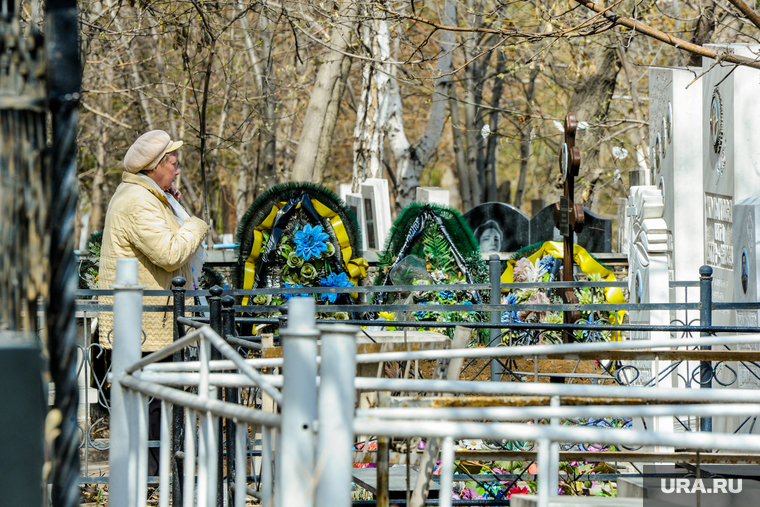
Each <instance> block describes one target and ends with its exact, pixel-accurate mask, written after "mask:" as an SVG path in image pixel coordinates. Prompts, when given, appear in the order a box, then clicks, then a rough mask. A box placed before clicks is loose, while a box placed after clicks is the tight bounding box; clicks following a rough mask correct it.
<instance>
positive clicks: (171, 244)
mask: <svg viewBox="0 0 760 507" xmlns="http://www.w3.org/2000/svg"><path fill="white" fill-rule="evenodd" d="M180 146H182V141H172V140H171V138H170V137H169V134H167V133H166V132H164V131H163V130H153V131H150V132H148V133H146V134H143V135H142V136H140V137H139V138H138V139H137V140H136V141H135V142H134V144H133V145H132V146H131V147H130V148H129V151H127V155H126V156H125V157H124V168H125V172H124V174H123V175H122V181H121V184H120V185H119V187H118V188H117V189H116V192H115V193H114V196H113V197H112V198H111V202H110V203H109V205H108V211H107V212H106V222H105V227H104V229H103V245H102V247H101V253H100V272H99V281H98V286H99V288H101V289H109V288H110V287H111V284H112V283H114V281H115V280H116V259H118V258H119V257H136V258H137V262H138V280H139V283H140V284H141V285H145V286H146V289H147V290H156V289H159V290H161V289H171V280H172V278H174V277H177V276H181V277H183V278H185V280H188V281H190V280H192V274H191V272H190V271H191V270H190V264H189V261H190V259H191V258H192V257H193V256H194V255H195V253H196V251H197V250H198V247H199V246H200V244H201V242H202V241H203V238H204V237H205V235H206V229H207V225H206V223H205V222H204V221H203V220H201V219H199V218H195V217H188V216H187V214H185V213H184V210H183V209H182V207H181V206H179V204H177V202H176V200H175V199H174V194H175V193H176V190H175V189H174V188H173V187H172V182H173V181H174V178H175V177H176V176H177V174H179V170H178V169H177V154H176V150H177V149H178V148H179V147H180ZM172 205H174V207H173V206H172ZM99 299H100V301H99V302H100V304H112V302H113V298H112V297H110V296H101V297H100V298H99ZM170 303H171V299H170V297H168V296H153V297H145V298H144V300H143V304H145V305H167V304H170ZM99 321H100V344H101V345H102V346H103V347H105V348H108V349H110V348H112V347H113V344H112V339H113V333H112V332H111V330H112V329H113V314H112V313H110V312H101V313H100V315H99ZM142 329H143V332H144V334H145V337H144V342H143V344H142V350H143V352H151V351H155V350H159V349H161V348H163V347H165V346H167V345H168V344H170V343H171V342H172V340H173V331H172V330H173V323H172V314H171V312H146V313H144V314H143V322H142Z"/></svg>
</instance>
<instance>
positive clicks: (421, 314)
mask: <svg viewBox="0 0 760 507" xmlns="http://www.w3.org/2000/svg"><path fill="white" fill-rule="evenodd" d="M417 304H418V305H426V304H427V301H420V302H419V303H417ZM412 313H413V314H414V318H415V319H417V320H422V319H426V318H428V317H429V316H430V312H425V311H422V310H419V311H416V312H412Z"/></svg>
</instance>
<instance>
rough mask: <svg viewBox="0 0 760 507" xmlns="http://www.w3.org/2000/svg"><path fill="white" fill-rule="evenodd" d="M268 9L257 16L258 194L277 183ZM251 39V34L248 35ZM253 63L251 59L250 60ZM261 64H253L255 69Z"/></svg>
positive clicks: (270, 29) (274, 97)
mask: <svg viewBox="0 0 760 507" xmlns="http://www.w3.org/2000/svg"><path fill="white" fill-rule="evenodd" d="M269 12H270V11H269V8H268V7H267V8H264V9H262V12H261V16H260V17H259V37H260V40H261V54H262V55H264V58H265V62H266V63H265V65H264V68H263V69H261V70H258V73H257V79H256V80H257V83H258V86H259V92H260V94H261V95H263V96H264V99H263V100H262V101H261V102H260V104H259V114H260V115H261V126H260V128H259V159H258V164H257V170H256V180H255V186H254V191H255V192H256V193H257V194H258V193H261V192H263V191H265V190H266V189H268V188H271V187H272V186H273V185H276V184H278V183H280V181H279V178H278V177H277V95H276V93H275V92H276V85H275V81H274V57H273V55H272V34H273V30H272V28H273V26H272V24H273V21H272V18H271V16H270V15H269ZM249 41H250V37H249ZM251 63H252V64H253V63H254V61H251ZM259 67H260V66H256V68H257V69H258V68H259Z"/></svg>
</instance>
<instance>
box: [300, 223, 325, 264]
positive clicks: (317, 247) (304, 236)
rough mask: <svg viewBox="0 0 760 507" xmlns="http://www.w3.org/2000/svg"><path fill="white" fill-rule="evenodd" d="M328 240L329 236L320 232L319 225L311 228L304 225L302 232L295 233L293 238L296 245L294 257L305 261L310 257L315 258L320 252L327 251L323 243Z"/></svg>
mask: <svg viewBox="0 0 760 507" xmlns="http://www.w3.org/2000/svg"><path fill="white" fill-rule="evenodd" d="M328 239H330V236H328V235H327V234H326V233H324V232H322V226H321V225H317V226H316V227H312V226H311V225H309V224H306V225H304V227H303V229H302V230H300V231H296V234H295V236H294V237H293V242H294V243H295V244H296V255H297V256H299V257H301V258H302V259H303V260H305V261H308V260H309V259H311V258H312V257H314V258H317V257H319V256H320V254H321V253H322V252H326V251H327V245H326V244H325V241H327V240H328Z"/></svg>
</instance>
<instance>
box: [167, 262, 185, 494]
mask: <svg viewBox="0 0 760 507" xmlns="http://www.w3.org/2000/svg"><path fill="white" fill-rule="evenodd" d="M186 283H187V280H185V279H184V278H182V277H181V276H178V277H177V278H174V279H173V280H172V294H173V299H174V341H175V342H176V341H177V340H179V339H180V338H182V337H183V336H185V326H184V325H182V324H180V323H179V322H177V317H184V316H185V293H186V292H187V289H185V284H186ZM172 362H175V363H180V362H182V351H181V350H178V351H177V352H175V353H174V356H173V357H172ZM184 415H185V411H184V408H182V407H181V406H176V405H175V406H174V407H173V408H172V448H171V455H170V456H171V463H172V468H171V470H172V475H171V477H172V481H171V482H172V505H182V483H183V482H184V481H183V480H182V479H183V477H182V476H183V472H184V468H183V467H182V464H181V463H180V462H181V459H180V458H178V457H177V453H180V452H182V451H183V449H184V447H183V445H182V444H183V442H184V438H183V435H182V431H183V430H184V427H185V420H184V419H185V417H184Z"/></svg>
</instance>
